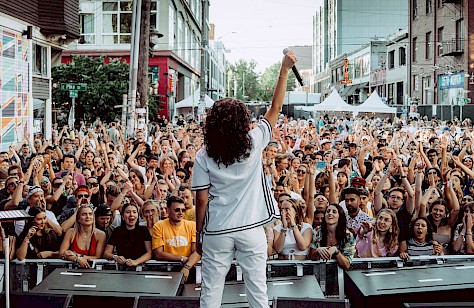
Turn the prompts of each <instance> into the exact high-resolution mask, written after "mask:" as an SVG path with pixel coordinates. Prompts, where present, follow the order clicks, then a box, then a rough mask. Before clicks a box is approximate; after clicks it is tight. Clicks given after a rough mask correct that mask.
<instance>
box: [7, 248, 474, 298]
mask: <svg viewBox="0 0 474 308" xmlns="http://www.w3.org/2000/svg"><path fill="white" fill-rule="evenodd" d="M4 262H5V261H4V260H0V275H1V277H2V278H1V281H0V288H1V289H0V292H3V291H4V287H3V286H4V270H5V264H4ZM471 262H472V263H474V256H468V255H449V256H418V257H411V258H410V259H409V260H402V259H400V258H398V257H392V258H354V259H353V260H352V263H351V268H350V269H372V268H387V269H389V268H401V267H409V266H429V265H430V264H458V263H471ZM56 268H70V269H73V268H77V265H76V264H75V263H73V262H70V261H65V260H61V259H29V260H24V261H18V260H13V261H11V262H10V291H11V292H14V293H21V292H29V291H30V290H31V289H32V288H34V287H35V286H36V285H38V284H39V283H40V282H41V281H43V279H44V278H45V277H47V276H48V275H49V274H50V273H51V272H53V271H54V269H56ZM92 268H94V269H95V270H99V271H100V270H118V268H117V265H116V263H115V262H114V261H108V260H104V259H98V260H94V261H93V262H92ZM181 268H182V266H181V264H180V263H179V262H168V261H148V262H146V263H145V264H143V265H142V266H137V267H136V271H144V270H146V271H162V272H163V271H168V272H171V271H180V270H181ZM303 275H314V276H315V277H316V279H317V280H318V282H319V284H320V286H321V290H322V291H323V293H324V295H325V296H326V297H328V298H344V271H343V270H342V269H340V268H339V267H338V266H337V264H336V263H335V261H333V260H331V261H327V262H326V261H310V260H304V261H303V260H301V261H300V260H269V261H268V262H267V277H268V278H271V277H285V276H299V277H301V276H303ZM227 280H228V281H232V280H234V281H242V280H243V273H242V269H241V268H240V266H239V265H238V264H237V262H236V261H234V262H233V265H232V267H231V269H230V271H229V274H228V275H227ZM200 282H201V267H200V263H198V264H197V266H196V283H200Z"/></svg>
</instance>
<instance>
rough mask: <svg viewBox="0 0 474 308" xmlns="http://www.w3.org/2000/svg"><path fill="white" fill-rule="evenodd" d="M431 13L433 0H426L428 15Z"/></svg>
mask: <svg viewBox="0 0 474 308" xmlns="http://www.w3.org/2000/svg"><path fill="white" fill-rule="evenodd" d="M428 14H431V0H426V15H428Z"/></svg>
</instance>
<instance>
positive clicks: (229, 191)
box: [192, 51, 296, 308]
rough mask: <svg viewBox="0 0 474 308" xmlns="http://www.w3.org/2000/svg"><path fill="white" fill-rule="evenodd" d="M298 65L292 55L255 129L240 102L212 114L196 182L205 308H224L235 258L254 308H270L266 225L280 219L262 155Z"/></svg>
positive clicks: (220, 105) (227, 102) (226, 102)
mask: <svg viewBox="0 0 474 308" xmlns="http://www.w3.org/2000/svg"><path fill="white" fill-rule="evenodd" d="M295 63H296V57H295V55H294V54H293V52H291V51H290V52H288V53H286V55H285V56H284V58H283V60H282V64H281V69H280V75H279V77H278V82H277V85H276V88H275V92H274V94H273V99H272V105H271V107H270V109H269V110H268V111H267V113H266V114H265V116H264V119H262V120H261V121H260V123H259V124H258V125H257V127H255V128H254V129H251V123H250V117H249V112H248V110H247V107H246V106H245V104H244V103H243V102H242V101H240V100H236V99H232V98H224V99H221V100H219V101H217V102H215V104H214V105H213V106H212V108H211V110H210V112H209V113H208V116H207V119H206V124H205V127H204V147H203V148H202V149H201V150H200V151H199V152H198V153H197V155H196V159H195V163H194V169H193V179H192V189H193V190H195V191H196V230H197V237H196V241H197V248H198V251H199V252H201V251H200V249H201V245H202V289H201V307H205V308H207V307H220V306H221V301H222V292H223V290H224V283H225V277H226V274H227V272H228V271H229V268H230V266H231V262H232V260H233V258H234V256H235V257H236V259H237V262H238V263H239V265H240V266H241V267H242V270H243V276H244V281H245V287H246V294H247V299H248V302H249V304H250V307H268V297H267V286H266V272H265V271H266V260H267V243H266V238H265V232H264V228H263V225H264V224H267V223H269V222H270V221H272V220H274V219H275V218H278V217H279V211H278V208H277V204H276V201H275V199H274V198H273V195H272V191H271V187H270V186H269V185H268V182H267V181H266V180H265V174H264V171H263V166H262V151H263V150H264V149H265V147H266V146H267V144H268V142H269V141H270V140H271V137H272V128H273V127H274V126H275V124H276V122H277V120H278V115H279V113H280V110H281V107H282V105H283V99H284V97H285V92H286V83H287V78H288V72H289V70H291V68H292V67H293V66H294V64H295Z"/></svg>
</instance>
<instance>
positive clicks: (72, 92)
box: [69, 90, 79, 98]
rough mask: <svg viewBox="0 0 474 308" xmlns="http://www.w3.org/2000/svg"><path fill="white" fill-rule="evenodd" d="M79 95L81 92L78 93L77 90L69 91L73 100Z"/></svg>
mask: <svg viewBox="0 0 474 308" xmlns="http://www.w3.org/2000/svg"><path fill="white" fill-rule="evenodd" d="M78 94H79V92H77V91H76V90H70V91H69V97H71V98H77V97H78Z"/></svg>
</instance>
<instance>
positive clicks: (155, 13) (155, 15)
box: [150, 0, 159, 29]
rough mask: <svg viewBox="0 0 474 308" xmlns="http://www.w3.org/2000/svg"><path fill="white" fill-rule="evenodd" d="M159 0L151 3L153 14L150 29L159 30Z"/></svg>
mask: <svg viewBox="0 0 474 308" xmlns="http://www.w3.org/2000/svg"><path fill="white" fill-rule="evenodd" d="M158 1H159V0H152V1H151V12H150V28H155V29H158V27H157V25H158V24H159V23H158V16H159V14H158V4H159V2H158Z"/></svg>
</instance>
